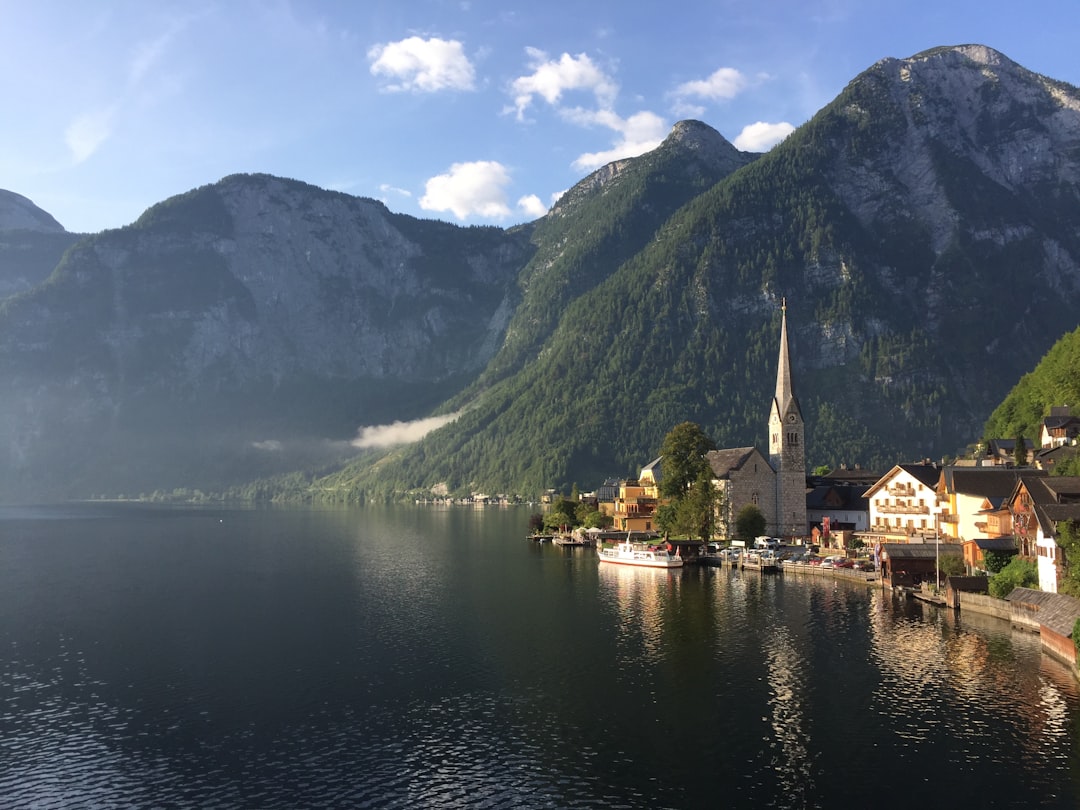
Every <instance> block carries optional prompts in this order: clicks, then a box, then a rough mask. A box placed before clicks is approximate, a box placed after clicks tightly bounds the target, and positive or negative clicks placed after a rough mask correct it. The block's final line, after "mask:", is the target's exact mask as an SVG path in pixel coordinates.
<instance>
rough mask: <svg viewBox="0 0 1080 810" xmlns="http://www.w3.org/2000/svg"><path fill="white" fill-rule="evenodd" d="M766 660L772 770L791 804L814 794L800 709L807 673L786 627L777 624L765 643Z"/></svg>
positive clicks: (808, 743) (807, 736)
mask: <svg viewBox="0 0 1080 810" xmlns="http://www.w3.org/2000/svg"><path fill="white" fill-rule="evenodd" d="M765 657H766V661H767V664H768V672H769V676H768V678H769V681H768V682H769V687H770V689H771V690H772V696H771V698H770V699H769V708H770V709H771V714H770V723H771V725H772V732H773V735H774V737H775V740H776V744H774V746H773V757H772V761H771V765H772V770H773V772H774V774H775V776H776V779H777V783H778V785H779V786H780V788H781V790H782V792H783V794H784V795H785V796H787V797H789V798H790V799H791V800H792V803H793V805H794V806H799V805H800V804H803V803H805V800H806V798H807V797H808V796H813V795H814V792H815V791H814V768H813V767H812V765H813V757H812V756H811V754H810V746H811V745H812V744H813V741H812V740H811V738H810V729H809V727H808V723H807V719H806V716H805V713H804V711H803V702H804V700H805V687H806V682H807V679H808V678H809V675H810V673H809V672H808V671H807V666H806V661H805V660H804V659H803V658H802V656H801V655H800V654H799V652H798V649H797V648H796V646H795V644H794V642H793V640H792V638H791V633H790V631H789V630H788V629H787V628H786V627H783V626H778V627H776V628H775V629H774V631H773V632H772V633H771V634H770V636H769V638H768V640H767V641H766V644H765Z"/></svg>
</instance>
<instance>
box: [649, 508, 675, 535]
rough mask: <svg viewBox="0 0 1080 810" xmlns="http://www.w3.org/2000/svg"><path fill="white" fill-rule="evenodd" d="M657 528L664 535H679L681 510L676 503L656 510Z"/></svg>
mask: <svg viewBox="0 0 1080 810" xmlns="http://www.w3.org/2000/svg"><path fill="white" fill-rule="evenodd" d="M655 520H656V528H657V529H659V530H660V532H661V533H663V534H671V535H675V536H676V537H677V536H678V534H679V510H678V507H677V506H676V505H675V504H674V503H665V504H664V505H663V506H660V507H657V509H656V517H655Z"/></svg>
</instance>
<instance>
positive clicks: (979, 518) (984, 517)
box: [937, 466, 1045, 540]
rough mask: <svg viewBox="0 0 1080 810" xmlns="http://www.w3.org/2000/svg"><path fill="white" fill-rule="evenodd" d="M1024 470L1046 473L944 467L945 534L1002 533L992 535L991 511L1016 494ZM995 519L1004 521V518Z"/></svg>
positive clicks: (967, 537) (964, 537)
mask: <svg viewBox="0 0 1080 810" xmlns="http://www.w3.org/2000/svg"><path fill="white" fill-rule="evenodd" d="M1021 472H1024V473H1026V474H1027V475H1045V473H1042V472H1038V471H1032V470H1021V469H1018V468H1006V467H957V466H948V467H943V468H942V469H941V474H940V477H939V478H938V484H937V501H938V509H939V515H940V517H939V519H938V527H939V529H940V533H941V535H942V536H944V537H948V538H951V539H953V540H974V539H976V538H979V537H990V536H1000V535H999V534H991V529H990V525H989V524H990V522H991V513H993V512H995V511H996V510H999V509H1000V508H1001V506H1002V505H1003V504H1004V503H1005V500H1006V499H1007V498H1008V497H1009V495H1010V494H1012V491H1013V488H1014V487H1015V486H1016V482H1017V480H1018V479H1019V477H1020V475H1021ZM993 520H995V521H996V522H998V523H999V524H1000V520H1001V519H1000V517H995V518H993ZM996 528H997V527H996ZM998 530H999V529H998Z"/></svg>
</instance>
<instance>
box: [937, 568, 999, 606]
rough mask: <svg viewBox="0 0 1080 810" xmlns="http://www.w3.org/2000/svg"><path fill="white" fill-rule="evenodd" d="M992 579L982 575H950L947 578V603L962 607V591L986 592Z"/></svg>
mask: <svg viewBox="0 0 1080 810" xmlns="http://www.w3.org/2000/svg"><path fill="white" fill-rule="evenodd" d="M989 586H990V580H989V578H988V577H986V576H980V577H955V576H954V577H949V578H948V579H946V580H945V604H947V605H948V606H949V607H951V608H959V607H960V594H961V593H986V592H987V590H988V589H989Z"/></svg>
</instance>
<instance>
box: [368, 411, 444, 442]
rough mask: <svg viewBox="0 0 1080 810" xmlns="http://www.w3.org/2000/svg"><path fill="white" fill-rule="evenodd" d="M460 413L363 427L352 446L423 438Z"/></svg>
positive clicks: (411, 440)
mask: <svg viewBox="0 0 1080 810" xmlns="http://www.w3.org/2000/svg"><path fill="white" fill-rule="evenodd" d="M460 415H461V414H460V413H452V414H448V415H447V416H431V417H428V418H427V419H417V420H416V421H414V422H393V423H392V424H389V425H372V426H370V427H363V428H360V430H359V431H357V436H356V438H355V439H353V440H352V446H353V447H359V448H366V447H393V446H394V445H397V444H410V443H412V442H415V441H419V440H420V439H422V438H424V436H426V435H427V434H428V433H431V431H433V430H438V429H439V428H441V427H442V426H443V425H448V424H450V423H451V422H453V421H454V420H455V419H457V418H458V417H459V416H460Z"/></svg>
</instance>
